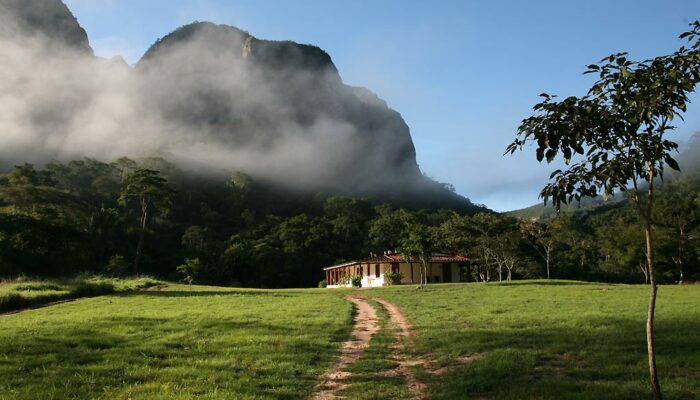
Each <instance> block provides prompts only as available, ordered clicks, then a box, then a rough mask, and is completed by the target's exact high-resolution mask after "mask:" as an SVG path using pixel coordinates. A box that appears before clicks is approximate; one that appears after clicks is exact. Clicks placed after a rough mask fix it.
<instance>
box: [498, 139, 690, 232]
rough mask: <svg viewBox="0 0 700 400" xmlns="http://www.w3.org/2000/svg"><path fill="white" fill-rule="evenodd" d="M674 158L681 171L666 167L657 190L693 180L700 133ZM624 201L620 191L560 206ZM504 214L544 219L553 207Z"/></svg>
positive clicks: (572, 210) (580, 210)
mask: <svg viewBox="0 0 700 400" xmlns="http://www.w3.org/2000/svg"><path fill="white" fill-rule="evenodd" d="M675 158H676V160H677V161H678V163H679V165H680V167H681V172H676V171H674V170H672V169H670V168H667V169H666V172H665V175H664V180H660V181H659V185H658V186H657V187H658V188H659V190H663V183H664V182H671V181H675V180H678V179H680V180H685V179H688V180H692V181H693V182H695V180H696V177H697V173H698V172H700V133H696V134H694V135H693V136H692V137H691V138H690V140H689V141H688V143H687V144H686V145H685V146H684V147H683V148H682V151H681V153H680V154H678V156H677V157H675ZM699 189H700V188H699ZM626 201H628V200H627V198H626V197H625V195H624V194H621V193H617V194H615V195H614V196H611V197H610V198H608V199H607V200H606V199H603V197H602V196H598V197H595V198H584V199H582V200H581V202H580V204H579V203H574V204H570V205H568V206H564V207H562V210H561V212H563V213H566V214H588V213H590V212H593V211H596V212H597V211H604V210H605V209H607V208H610V207H618V206H620V205H623V204H624V203H625V202H626ZM505 214H506V215H509V216H512V217H515V218H521V219H542V220H546V219H549V218H551V217H552V216H553V215H554V207H553V206H552V205H551V203H550V204H548V205H546V206H545V205H544V204H541V203H540V204H535V205H532V206H530V207H526V208H521V209H518V210H513V211H508V212H506V213H505Z"/></svg>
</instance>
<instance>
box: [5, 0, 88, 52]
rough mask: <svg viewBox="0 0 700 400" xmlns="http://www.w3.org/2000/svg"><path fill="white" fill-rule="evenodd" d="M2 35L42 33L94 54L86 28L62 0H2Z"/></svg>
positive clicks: (48, 37)
mask: <svg viewBox="0 0 700 400" xmlns="http://www.w3.org/2000/svg"><path fill="white" fill-rule="evenodd" d="M0 22H1V24H0V36H13V37H17V36H34V35H42V36H44V37H45V38H47V39H50V40H51V41H53V42H54V43H55V42H60V43H63V44H65V45H66V46H69V47H72V48H75V49H79V50H80V51H83V52H85V53H89V54H92V48H91V47H90V42H89V41H88V36H87V32H85V29H83V28H82V27H81V26H80V24H79V23H78V20H76V18H75V16H73V13H71V11H70V10H69V9H68V7H67V6H66V5H65V4H64V3H63V2H62V1H54V0H0Z"/></svg>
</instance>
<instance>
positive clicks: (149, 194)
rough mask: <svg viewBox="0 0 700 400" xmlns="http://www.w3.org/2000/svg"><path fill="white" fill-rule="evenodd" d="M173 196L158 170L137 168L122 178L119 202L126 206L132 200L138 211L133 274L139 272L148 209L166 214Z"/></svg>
mask: <svg viewBox="0 0 700 400" xmlns="http://www.w3.org/2000/svg"><path fill="white" fill-rule="evenodd" d="M174 196H175V191H174V190H173V189H171V188H170V186H168V181H167V179H165V178H163V177H162V176H160V172H158V171H154V170H151V169H137V170H135V171H134V172H132V173H130V174H128V175H127V176H126V178H125V179H124V186H123V187H122V190H121V194H120V196H119V204H120V205H121V206H123V207H126V206H127V205H128V204H129V203H132V202H133V203H136V205H137V207H138V209H139V211H140V221H139V241H138V244H137V246H136V257H135V258H134V274H138V273H139V262H140V261H141V255H142V253H143V242H144V236H145V233H146V224H147V223H148V220H149V218H150V217H151V213H150V211H151V210H152V209H154V208H155V210H157V211H158V212H159V213H160V214H161V215H163V216H164V215H167V213H168V212H169V211H170V206H171V205H172V200H173V197H174Z"/></svg>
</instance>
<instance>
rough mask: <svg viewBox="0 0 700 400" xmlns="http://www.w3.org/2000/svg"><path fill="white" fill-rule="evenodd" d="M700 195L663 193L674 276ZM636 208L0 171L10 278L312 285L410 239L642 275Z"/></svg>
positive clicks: (118, 164) (668, 271) (440, 247)
mask: <svg viewBox="0 0 700 400" xmlns="http://www.w3.org/2000/svg"><path fill="white" fill-rule="evenodd" d="M698 193H700V179H697V178H686V179H683V180H680V179H679V180H676V181H675V182H672V183H668V184H667V185H666V186H665V187H664V188H663V189H662V190H661V191H660V194H659V200H658V201H659V206H658V207H657V214H658V216H657V218H658V220H659V222H661V223H662V224H661V225H660V228H658V229H659V232H658V240H657V242H656V245H657V247H658V249H657V251H658V257H659V267H658V268H659V271H660V272H661V273H660V276H661V280H662V281H665V282H677V281H679V280H681V279H682V278H681V271H683V276H684V277H685V280H690V279H698V278H699V276H698V274H699V273H700V268H699V264H700V260H699V259H698V256H699V252H698V243H697V239H698V221H699V219H700V200H698ZM630 207H631V206H629V205H627V202H622V203H620V204H618V205H616V206H615V207H614V208H613V209H609V210H599V211H597V212H593V213H589V214H587V215H584V216H567V215H562V216H559V217H556V218H554V219H552V220H550V221H549V222H546V223H544V222H538V221H529V220H522V221H520V220H517V219H514V218H510V217H507V216H504V215H499V214H497V213H492V212H480V213H477V214H473V215H468V214H460V213H457V212H454V211H451V210H415V209H413V210H412V209H405V208H397V207H394V206H392V205H390V204H374V203H372V202H370V201H368V200H366V199H359V198H350V197H338V196H331V195H328V194H324V193H315V194H309V193H304V192H302V191H299V192H294V191H289V190H283V189H280V188H279V187H273V186H271V185H268V184H265V183H262V182H256V181H254V180H253V179H251V178H250V177H249V176H247V175H245V174H243V173H232V174H230V175H229V174H226V175H225V176H224V175H223V174H221V175H219V176H217V175H216V174H206V175H201V174H197V173H193V172H185V171H182V170H180V169H179V168H178V167H176V166H175V165H173V164H171V163H169V162H167V161H165V160H163V159H158V158H151V159H143V160H139V161H135V160H131V159H128V158H121V159H118V160H116V161H114V162H112V163H104V162H100V161H97V160H94V159H83V160H76V161H71V162H68V163H58V162H54V163H49V164H47V165H46V166H44V167H43V168H41V169H38V168H35V167H34V166H32V165H30V164H25V165H21V166H17V167H15V168H14V169H13V170H12V171H10V172H8V173H6V174H4V175H1V176H0V276H3V277H12V276H18V275H38V276H66V275H72V274H76V273H79V272H95V273H104V274H111V275H127V274H134V273H141V274H150V275H154V276H158V277H163V278H167V279H186V280H188V281H191V280H194V281H198V282H202V283H214V284H224V285H235V286H247V287H303V286H314V285H316V283H317V282H318V281H319V280H320V279H322V277H323V273H322V268H323V267H324V266H328V265H331V264H334V263H338V262H343V261H347V260H352V259H357V258H360V257H366V256H368V255H369V254H370V253H375V254H381V253H382V252H384V251H386V250H399V249H401V248H406V249H409V248H410V251H411V253H414V254H419V253H420V252H421V251H423V252H450V253H459V254H463V255H466V256H468V257H470V258H471V259H472V260H473V262H472V263H471V265H470V266H469V267H468V268H467V269H465V271H464V279H466V280H491V281H493V280H499V279H503V280H505V279H508V278H511V279H522V278H546V277H551V278H562V279H581V280H597V281H614V282H643V281H644V264H643V260H644V240H643V236H642V235H643V234H642V230H641V229H640V227H639V222H638V221H637V220H636V218H635V213H634V212H632V211H633V210H631V209H630Z"/></svg>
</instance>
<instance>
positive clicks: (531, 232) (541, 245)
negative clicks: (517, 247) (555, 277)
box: [520, 220, 556, 279]
mask: <svg viewBox="0 0 700 400" xmlns="http://www.w3.org/2000/svg"><path fill="white" fill-rule="evenodd" d="M554 223H555V222H554V221H551V222H550V223H549V224H544V223H541V222H537V221H526V220H523V221H521V222H520V232H521V233H522V235H523V238H524V239H525V241H526V242H527V243H528V244H529V245H530V246H532V248H533V249H535V251H537V254H539V255H540V257H542V259H543V260H544V263H545V270H546V272H547V279H549V278H550V269H551V265H552V254H553V253H554V247H555V239H556V234H555V233H554V232H553V231H554V229H555V226H554Z"/></svg>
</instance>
